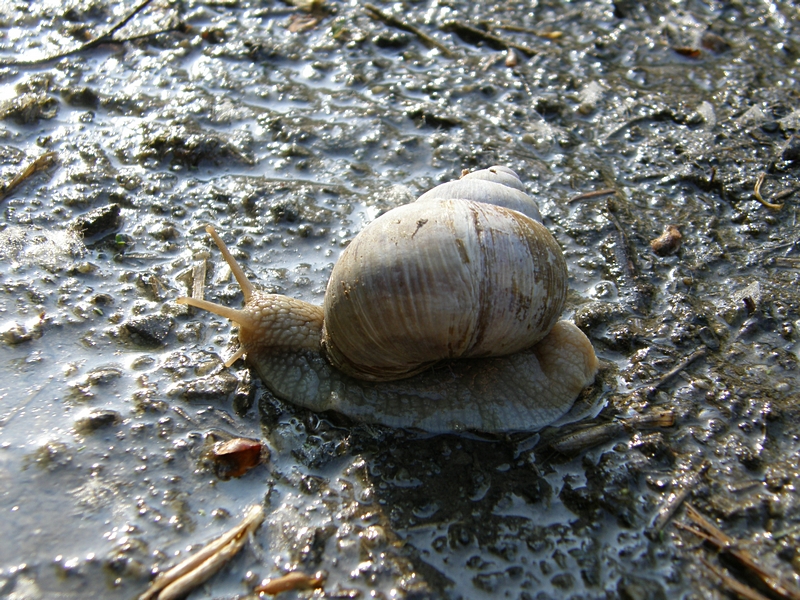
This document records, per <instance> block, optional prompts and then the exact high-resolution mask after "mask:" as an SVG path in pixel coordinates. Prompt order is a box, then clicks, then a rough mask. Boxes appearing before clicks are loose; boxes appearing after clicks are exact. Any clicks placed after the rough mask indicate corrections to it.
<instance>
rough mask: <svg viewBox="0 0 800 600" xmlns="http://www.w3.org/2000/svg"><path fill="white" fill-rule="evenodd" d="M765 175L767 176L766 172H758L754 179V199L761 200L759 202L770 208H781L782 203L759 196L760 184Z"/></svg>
mask: <svg viewBox="0 0 800 600" xmlns="http://www.w3.org/2000/svg"><path fill="white" fill-rule="evenodd" d="M766 177H767V174H766V173H759V175H758V178H757V179H756V185H755V187H754V188H753V196H755V198H756V200H758V201H759V202H761V204H763V205H764V206H766V207H767V208H769V209H770V210H780V209H782V208H783V204H774V203H772V202H767V201H766V200H764V198H763V197H762V196H761V186H762V185H763V183H764V179H766Z"/></svg>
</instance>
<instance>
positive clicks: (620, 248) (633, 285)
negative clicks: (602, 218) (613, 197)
mask: <svg viewBox="0 0 800 600" xmlns="http://www.w3.org/2000/svg"><path fill="white" fill-rule="evenodd" d="M614 210H615V208H614V203H613V202H612V201H610V200H609V201H608V203H607V206H606V214H607V215H608V220H609V221H611V224H612V225H613V226H614V232H615V233H616V236H617V243H616V244H614V247H613V251H614V259H615V260H616V262H617V265H618V266H619V268H620V270H621V271H622V276H623V277H624V279H625V281H622V282H620V283H622V284H623V285H622V286H620V287H622V289H623V290H626V289H627V290H630V292H631V294H632V295H633V308H634V309H635V310H636V311H637V312H639V313H643V312H645V309H646V308H647V303H646V302H645V299H644V296H643V295H642V292H641V290H640V289H639V285H638V282H639V274H638V272H637V270H636V261H635V260H634V258H633V253H632V252H631V247H630V243H629V242H628V235H627V234H626V233H625V230H624V229H623V227H622V223H620V222H619V219H618V218H617V215H615V214H614Z"/></svg>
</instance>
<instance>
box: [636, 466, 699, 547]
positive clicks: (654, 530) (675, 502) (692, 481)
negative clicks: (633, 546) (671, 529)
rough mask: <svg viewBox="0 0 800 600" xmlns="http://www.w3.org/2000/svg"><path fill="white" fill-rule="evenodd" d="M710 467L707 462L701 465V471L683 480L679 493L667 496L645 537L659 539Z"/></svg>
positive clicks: (694, 472)
mask: <svg viewBox="0 0 800 600" xmlns="http://www.w3.org/2000/svg"><path fill="white" fill-rule="evenodd" d="M710 466H711V463H709V462H708V461H705V462H704V463H703V464H701V465H700V468H699V469H697V470H696V471H693V472H692V473H690V474H689V475H687V476H686V477H684V478H683V482H682V483H681V485H680V487H679V488H678V490H677V491H675V492H673V493H671V494H670V495H669V496H667V499H666V501H665V502H664V504H663V505H662V506H661V508H659V509H658V512H657V513H656V516H655V518H654V519H653V522H652V524H651V525H650V528H649V529H648V530H646V531H645V535H646V536H647V537H648V538H650V539H651V540H655V539H658V536H659V534H660V533H661V531H662V530H663V529H664V527H666V526H667V523H669V522H670V521H671V520H672V517H673V516H675V513H676V512H677V510H678V509H679V508H680V506H681V504H683V502H684V500H686V498H687V497H688V496H689V494H690V493H691V492H692V490H693V489H694V488H695V487H696V486H697V484H698V483H699V482H700V478H701V477H702V476H703V475H705V473H706V471H708V469H709V467H710Z"/></svg>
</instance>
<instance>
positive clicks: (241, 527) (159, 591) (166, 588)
mask: <svg viewBox="0 0 800 600" xmlns="http://www.w3.org/2000/svg"><path fill="white" fill-rule="evenodd" d="M263 521H264V508H263V507H262V506H261V505H260V504H256V505H253V506H251V507H250V508H249V509H248V510H247V513H246V514H245V517H244V519H242V521H241V523H239V524H238V525H236V527H234V528H233V529H231V530H230V531H228V532H227V533H225V534H223V535H221V536H220V537H218V538H217V539H216V540H214V541H213V542H211V543H210V544H208V545H206V546H205V547H203V549H202V550H200V551H199V552H198V553H197V554H194V555H192V556H190V557H189V558H187V559H186V560H185V561H183V562H182V563H180V564H179V565H177V566H175V567H173V568H172V569H170V570H169V571H167V572H165V573H162V574H161V575H159V576H158V577H157V578H156V579H155V581H153V583H152V584H151V585H150V588H149V589H148V590H147V591H146V592H145V593H144V594H142V595H141V596H139V600H150V599H151V598H158V600H170V599H172V598H180V597H182V596H184V595H186V594H188V593H189V591H191V590H192V589H194V588H195V587H197V586H198V585H200V584H201V583H203V582H204V581H205V580H206V579H208V578H209V577H211V576H212V575H213V574H214V573H216V572H217V571H218V570H219V569H220V568H221V567H222V566H223V565H224V564H225V563H226V562H227V561H229V560H230V559H231V558H233V556H235V555H236V553H237V552H238V551H239V550H240V549H241V547H242V546H243V545H244V542H245V540H247V536H248V535H249V534H250V533H252V532H253V531H255V530H256V529H258V527H259V525H261V523H262V522H263Z"/></svg>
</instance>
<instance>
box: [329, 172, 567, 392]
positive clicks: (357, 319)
mask: <svg viewBox="0 0 800 600" xmlns="http://www.w3.org/2000/svg"><path fill="white" fill-rule="evenodd" d="M486 172H488V173H490V174H492V175H494V173H493V172H491V170H488V169H487V170H486ZM509 173H511V175H509ZM479 174H480V173H479ZM499 176H500V177H502V178H509V177H511V178H513V179H514V180H516V181H517V182H518V181H519V180H517V179H516V176H513V172H511V171H510V170H507V172H504V171H500V172H499ZM452 184H456V185H455V186H454V185H451V184H444V185H442V186H438V187H437V188H434V189H433V190H431V192H428V194H426V195H424V196H423V197H422V198H420V200H418V201H417V202H414V203H412V204H408V205H405V206H401V207H398V208H395V209H394V210H391V211H389V212H388V213H385V214H384V215H382V216H381V217H379V218H378V219H377V220H375V221H374V222H373V223H371V224H370V225H369V226H368V227H367V228H365V229H364V230H363V231H362V232H361V233H360V234H359V235H358V236H357V237H356V238H355V239H354V240H353V241H352V242H351V243H350V245H349V246H348V247H347V248H346V249H345V251H344V252H343V253H342V256H341V257H340V259H339V261H338V262H337V264H336V266H335V267H334V270H333V272H332V274H331V279H330V281H329V283H328V288H327V291H326V294H325V320H324V330H323V338H322V344H323V347H324V349H325V351H326V353H327V355H328V358H329V359H330V361H331V362H332V363H333V365H334V366H336V367H337V368H339V369H340V370H342V371H343V372H345V373H347V374H349V375H351V376H353V377H357V378H360V379H366V380H371V381H391V380H394V379H401V378H403V377H409V376H411V375H413V374H415V373H418V372H420V371H422V370H424V369H426V368H428V367H429V366H430V365H432V364H435V363H437V362H438V361H441V360H445V359H453V358H471V357H488V356H503V355H507V354H512V353H514V352H517V351H519V350H522V349H524V348H529V347H530V346H532V345H533V344H535V343H536V342H538V341H539V340H540V339H542V338H543V337H544V336H545V335H546V334H547V333H548V332H549V331H550V329H552V327H553V325H554V324H555V322H556V320H557V319H558V317H559V315H560V314H561V312H562V310H563V308H564V302H565V299H566V292H567V276H566V263H565V261H564V258H563V255H562V254H561V249H560V248H559V246H558V243H557V242H556V241H555V239H554V238H553V236H552V235H551V234H550V233H549V232H548V231H547V230H546V229H545V228H544V226H542V225H541V223H539V222H537V221H535V220H533V219H532V218H530V217H528V216H526V215H525V214H522V213H520V212H518V211H516V210H510V209H508V208H505V207H504V206H502V205H497V204H496V203H495V202H494V201H495V200H497V199H498V196H499V197H500V199H501V200H505V198H506V197H505V196H504V195H503V194H505V193H506V191H512V192H515V193H519V194H521V195H522V196H523V197H524V198H526V199H527V200H526V202H528V203H530V204H531V205H533V206H535V203H534V202H533V200H532V199H531V198H530V197H528V196H527V195H526V194H524V192H521V191H520V190H518V189H516V188H513V187H509V186H508V185H506V184H504V183H496V182H493V181H487V180H482V179H478V178H472V179H469V178H464V179H461V180H459V181H457V182H452ZM520 185H521V184H520ZM459 187H460V188H463V189H466V190H467V192H465V193H464V194H463V195H471V197H470V198H466V199H465V198H460V197H458V196H459V195H462V194H459V193H458V189H459ZM442 190H443V193H441V194H440V193H439V192H441V191H442ZM440 195H441V196H442V198H440V197H439V196H440ZM453 195H455V196H456V197H455V198H453V197H452V196H453ZM482 200H483V201H482Z"/></svg>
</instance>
